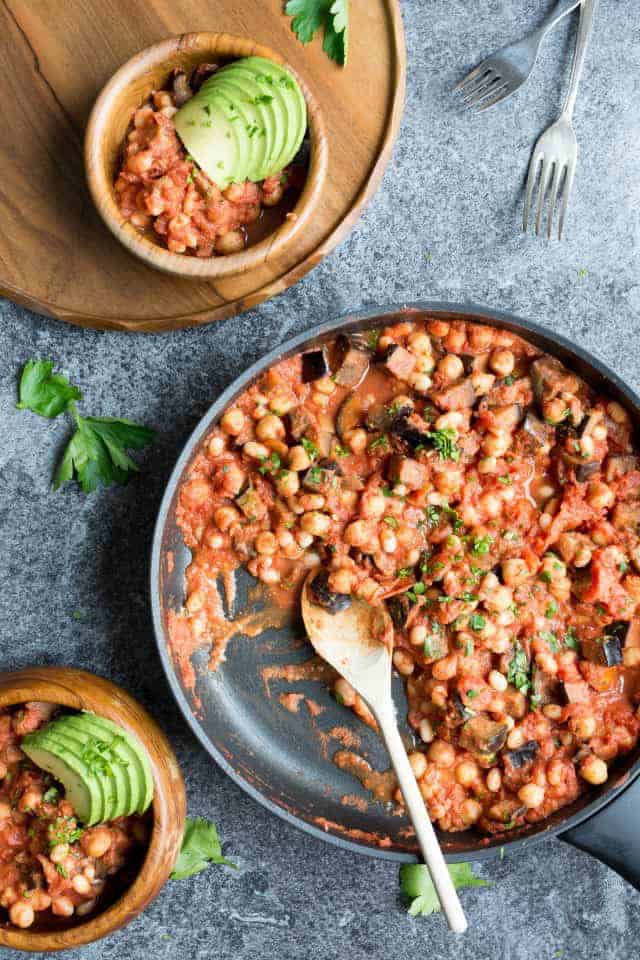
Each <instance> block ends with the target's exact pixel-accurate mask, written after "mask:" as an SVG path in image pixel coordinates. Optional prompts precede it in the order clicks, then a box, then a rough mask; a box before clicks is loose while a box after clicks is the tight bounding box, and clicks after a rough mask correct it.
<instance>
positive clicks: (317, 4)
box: [284, 0, 349, 66]
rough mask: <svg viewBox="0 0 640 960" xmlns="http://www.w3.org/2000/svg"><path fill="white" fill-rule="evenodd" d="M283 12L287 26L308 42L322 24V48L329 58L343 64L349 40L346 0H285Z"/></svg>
mask: <svg viewBox="0 0 640 960" xmlns="http://www.w3.org/2000/svg"><path fill="white" fill-rule="evenodd" d="M284 12H285V13H286V14H287V16H289V17H293V19H292V21H291V29H292V30H293V32H294V33H295V35H296V36H297V38H298V40H300V42H301V43H310V41H311V40H313V38H314V37H315V35H316V33H317V32H318V30H319V29H320V28H321V27H322V29H323V31H324V41H323V44H322V49H323V50H324V52H325V53H326V54H327V56H328V57H330V58H331V60H335V61H336V63H339V64H341V65H343V66H344V64H346V62H347V54H348V45H349V43H348V41H349V4H348V0H288V2H287V3H286V4H285V8H284Z"/></svg>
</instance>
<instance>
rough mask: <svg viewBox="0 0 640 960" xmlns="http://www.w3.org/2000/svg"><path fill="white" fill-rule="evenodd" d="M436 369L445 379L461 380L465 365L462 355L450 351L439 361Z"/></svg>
mask: <svg viewBox="0 0 640 960" xmlns="http://www.w3.org/2000/svg"><path fill="white" fill-rule="evenodd" d="M436 371H437V373H438V374H439V375H440V376H441V377H442V379H443V380H459V378H460V377H461V376H462V375H463V373H464V365H463V363H462V360H461V359H460V357H456V356H455V354H452V353H448V354H447V355H446V356H444V357H443V358H442V360H440V361H439V363H438V366H437V367H436Z"/></svg>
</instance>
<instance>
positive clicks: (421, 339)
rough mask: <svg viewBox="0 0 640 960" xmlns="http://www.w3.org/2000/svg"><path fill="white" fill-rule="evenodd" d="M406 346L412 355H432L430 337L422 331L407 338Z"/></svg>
mask: <svg viewBox="0 0 640 960" xmlns="http://www.w3.org/2000/svg"><path fill="white" fill-rule="evenodd" d="M407 345H408V347H409V349H410V350H411V352H412V353H415V354H417V355H418V356H421V355H424V356H428V357H430V356H431V355H432V353H433V344H432V343H431V337H430V336H429V334H428V333H425V332H424V331H423V330H417V331H416V332H415V333H412V334H410V335H409V337H408V338H407Z"/></svg>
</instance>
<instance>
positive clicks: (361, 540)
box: [344, 520, 370, 547]
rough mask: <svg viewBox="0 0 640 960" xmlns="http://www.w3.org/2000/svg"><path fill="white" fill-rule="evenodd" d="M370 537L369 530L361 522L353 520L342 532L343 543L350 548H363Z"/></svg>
mask: <svg viewBox="0 0 640 960" xmlns="http://www.w3.org/2000/svg"><path fill="white" fill-rule="evenodd" d="M369 537H370V530H369V528H368V526H367V524H366V523H365V522H364V521H363V520H354V521H353V523H350V524H349V526H348V527H347V528H346V529H345V531H344V539H345V543H348V544H349V546H351V547H363V546H365V545H366V544H367V542H368V540H369Z"/></svg>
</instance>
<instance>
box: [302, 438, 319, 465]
mask: <svg viewBox="0 0 640 960" xmlns="http://www.w3.org/2000/svg"><path fill="white" fill-rule="evenodd" d="M300 443H301V444H302V447H303V449H304V451H305V453H306V454H307V456H308V457H310V458H311V459H312V460H317V459H318V457H319V456H320V451H319V450H318V448H317V446H316V445H315V443H314V442H313V440H308V439H307V437H303V438H302V440H301V441H300Z"/></svg>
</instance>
